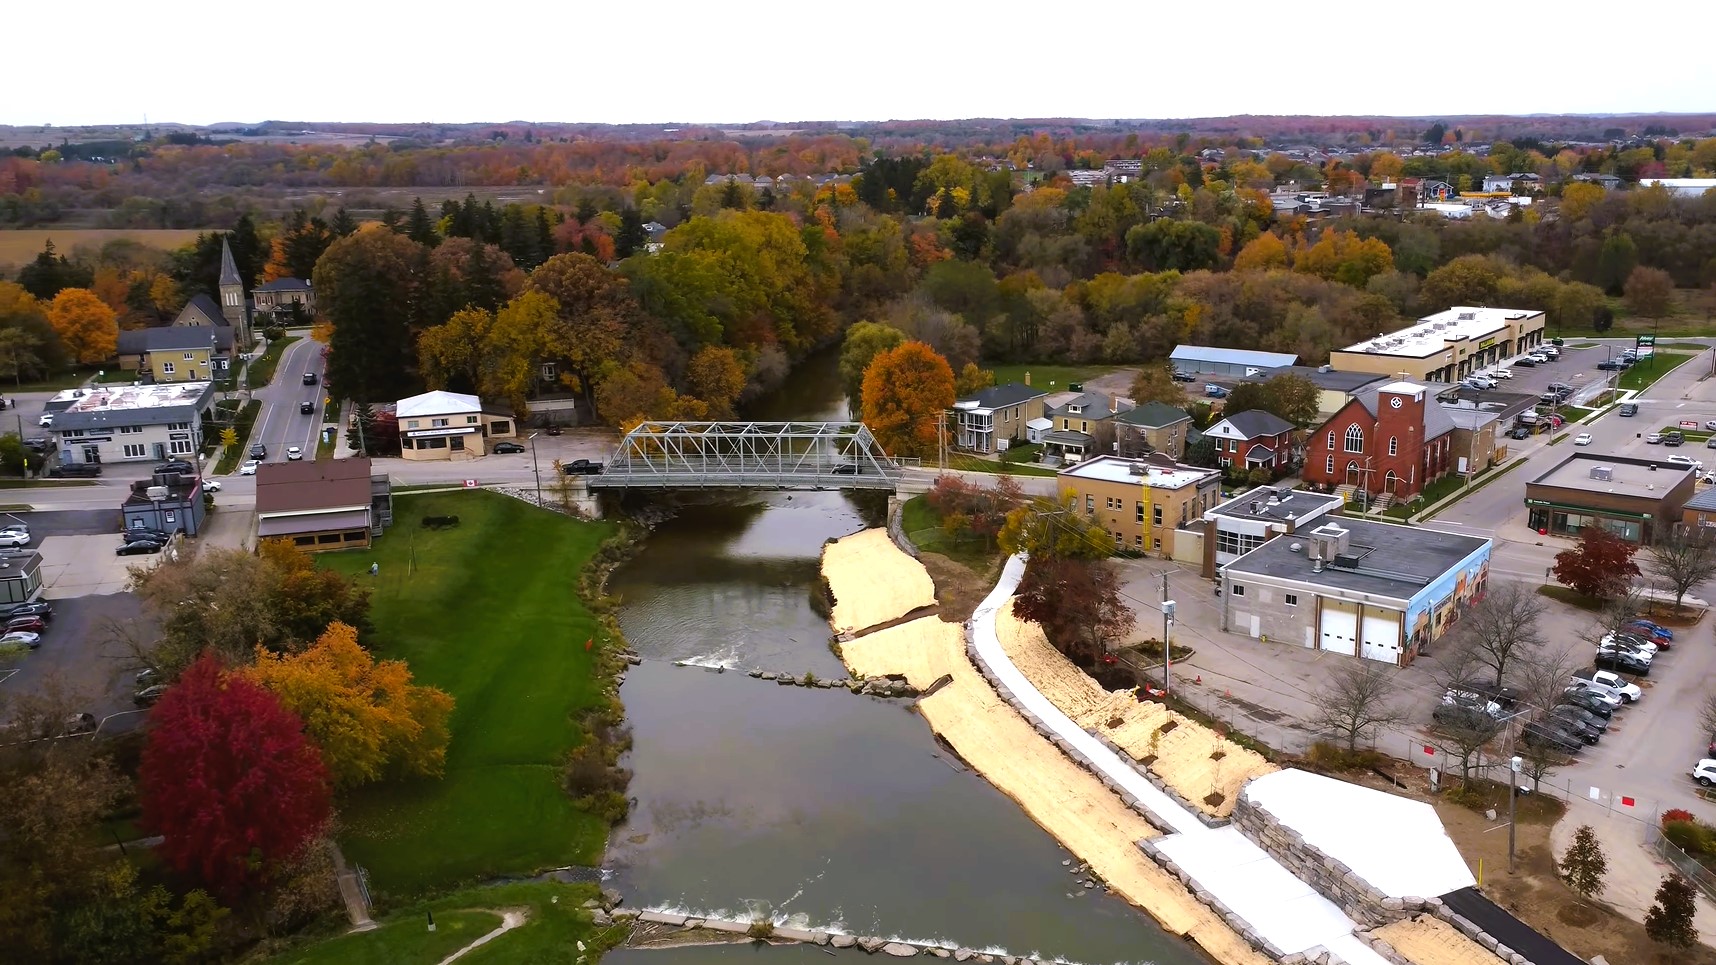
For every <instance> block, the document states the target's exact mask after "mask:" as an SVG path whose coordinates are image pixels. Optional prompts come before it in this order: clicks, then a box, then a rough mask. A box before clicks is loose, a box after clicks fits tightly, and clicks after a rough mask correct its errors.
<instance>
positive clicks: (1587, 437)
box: [1573, 432, 1591, 446]
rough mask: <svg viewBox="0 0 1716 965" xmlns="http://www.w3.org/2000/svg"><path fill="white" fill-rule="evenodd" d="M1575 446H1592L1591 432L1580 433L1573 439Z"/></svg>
mask: <svg viewBox="0 0 1716 965" xmlns="http://www.w3.org/2000/svg"><path fill="white" fill-rule="evenodd" d="M1573 444H1574V445H1576V446H1588V445H1590V444H1591V434H1590V433H1589V432H1581V433H1579V434H1578V435H1576V436H1574V437H1573Z"/></svg>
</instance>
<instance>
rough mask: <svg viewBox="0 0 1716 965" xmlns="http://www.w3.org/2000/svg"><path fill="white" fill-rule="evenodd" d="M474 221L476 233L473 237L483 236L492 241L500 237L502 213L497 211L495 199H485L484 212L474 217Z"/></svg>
mask: <svg viewBox="0 0 1716 965" xmlns="http://www.w3.org/2000/svg"><path fill="white" fill-rule="evenodd" d="M472 221H473V225H474V227H473V229H472V230H473V231H474V234H472V235H471V237H473V238H482V239H484V240H486V241H491V242H492V241H494V240H495V239H496V238H499V237H500V232H501V219H500V213H499V212H497V211H495V203H494V202H493V201H484V202H483V208H482V213H481V214H480V215H479V216H478V217H476V218H474V219H472Z"/></svg>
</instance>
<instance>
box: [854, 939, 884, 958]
mask: <svg viewBox="0 0 1716 965" xmlns="http://www.w3.org/2000/svg"><path fill="white" fill-rule="evenodd" d="M886 944H888V941H887V939H884V938H871V937H869V936H868V935H866V936H864V937H863V938H860V939H858V947H859V948H862V949H864V950H865V951H867V952H869V953H870V954H872V955H874V954H876V953H877V952H879V951H881V950H882V946H883V945H886Z"/></svg>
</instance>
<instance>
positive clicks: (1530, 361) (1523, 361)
mask: <svg viewBox="0 0 1716 965" xmlns="http://www.w3.org/2000/svg"><path fill="white" fill-rule="evenodd" d="M1513 365H1514V367H1515V368H1527V369H1530V368H1536V367H1537V360H1536V359H1534V358H1532V357H1531V356H1529V355H1522V356H1520V357H1519V358H1516V359H1514V360H1513Z"/></svg>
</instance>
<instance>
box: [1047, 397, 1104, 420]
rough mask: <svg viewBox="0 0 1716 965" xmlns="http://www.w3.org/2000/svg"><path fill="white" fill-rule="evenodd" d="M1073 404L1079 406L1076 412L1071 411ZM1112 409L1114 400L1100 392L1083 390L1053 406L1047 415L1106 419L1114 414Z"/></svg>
mask: <svg viewBox="0 0 1716 965" xmlns="http://www.w3.org/2000/svg"><path fill="white" fill-rule="evenodd" d="M1075 405H1076V406H1078V407H1079V411H1078V412H1074V411H1072V407H1073V406H1075ZM1113 410H1114V400H1112V399H1110V398H1109V397H1108V396H1106V395H1103V394H1102V393H1101V392H1085V393H1082V394H1080V395H1076V396H1074V397H1072V398H1070V399H1068V400H1067V401H1066V402H1064V403H1062V404H1061V405H1058V406H1055V408H1054V409H1053V410H1051V411H1050V412H1049V415H1051V416H1071V415H1076V416H1078V417H1079V418H1082V419H1106V418H1108V417H1109V416H1111V415H1114V411H1113Z"/></svg>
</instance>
